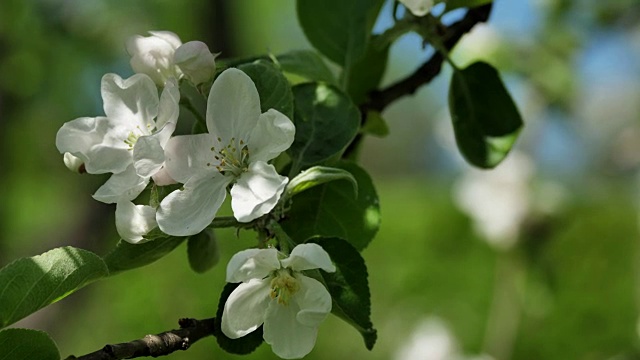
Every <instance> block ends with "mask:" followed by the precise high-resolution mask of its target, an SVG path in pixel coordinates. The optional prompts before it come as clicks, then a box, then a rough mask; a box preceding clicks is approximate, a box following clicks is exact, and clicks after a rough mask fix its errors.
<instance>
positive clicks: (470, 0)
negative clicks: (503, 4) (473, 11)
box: [444, 0, 493, 12]
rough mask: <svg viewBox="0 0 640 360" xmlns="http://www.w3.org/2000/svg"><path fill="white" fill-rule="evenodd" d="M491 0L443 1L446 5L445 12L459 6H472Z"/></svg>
mask: <svg viewBox="0 0 640 360" xmlns="http://www.w3.org/2000/svg"><path fill="white" fill-rule="evenodd" d="M492 2H493V0H446V1H444V3H445V4H446V5H447V8H446V10H445V12H449V11H451V10H455V9H459V8H474V7H478V6H482V5H486V4H490V3H492Z"/></svg>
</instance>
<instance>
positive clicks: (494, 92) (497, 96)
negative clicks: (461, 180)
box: [449, 62, 523, 168]
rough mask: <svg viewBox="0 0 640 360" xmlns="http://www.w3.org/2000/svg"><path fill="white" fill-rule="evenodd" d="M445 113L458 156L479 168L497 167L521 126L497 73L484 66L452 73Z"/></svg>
mask: <svg viewBox="0 0 640 360" xmlns="http://www.w3.org/2000/svg"><path fill="white" fill-rule="evenodd" d="M449 111H450V112H451V120H452V121H453V130H454V132H455V135H456V142H457V143H458V148H459V149H460V152H461V153H462V155H463V156H464V158H465V159H466V160H467V161H468V162H469V163H471V164H472V165H475V166H478V167H481V168H492V167H495V166H496V165H498V164H499V163H500V162H501V161H502V160H503V159H504V158H505V157H506V156H507V154H508V153H509V151H510V150H511V147H512V146H513V144H514V142H515V141H516V139H517V138H518V134H519V133H520V129H521V128H522V126H523V123H522V118H521V117H520V113H519V112H518V109H517V108H516V105H515V104H514V102H513V100H512V99H511V96H510V95H509V92H508V91H507V89H506V88H505V86H504V84H503V83H502V81H501V80H500V75H499V74H498V71H497V70H496V69H494V68H493V67H492V66H491V65H489V64H487V63H484V62H476V63H473V64H471V65H470V66H468V67H467V68H465V69H462V70H460V71H454V73H453V77H452V79H451V87H450V89H449Z"/></svg>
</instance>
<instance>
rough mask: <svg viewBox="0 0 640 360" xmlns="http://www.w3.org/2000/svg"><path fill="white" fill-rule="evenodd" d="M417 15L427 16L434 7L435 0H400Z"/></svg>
mask: <svg viewBox="0 0 640 360" xmlns="http://www.w3.org/2000/svg"><path fill="white" fill-rule="evenodd" d="M399 1H400V2H401V3H402V4H403V5H404V6H406V7H407V9H409V11H411V13H412V14H413V15H415V16H425V15H426V14H427V13H429V11H431V8H432V7H433V0H399Z"/></svg>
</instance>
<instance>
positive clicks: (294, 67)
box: [277, 50, 336, 84]
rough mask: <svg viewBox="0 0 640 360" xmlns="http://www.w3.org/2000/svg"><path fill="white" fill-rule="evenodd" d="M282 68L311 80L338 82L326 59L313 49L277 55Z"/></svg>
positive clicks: (328, 82)
mask: <svg viewBox="0 0 640 360" xmlns="http://www.w3.org/2000/svg"><path fill="white" fill-rule="evenodd" d="M277 59H278V62H279V64H280V66H281V67H282V70H283V71H284V72H287V73H291V74H295V75H298V76H300V77H302V78H304V79H307V80H309V81H312V82H313V81H317V82H326V83H327V84H336V79H335V77H334V76H333V73H332V72H331V70H330V69H329V67H328V66H327V64H325V63H324V60H322V58H321V57H320V56H319V55H318V53H316V52H315V51H313V50H296V51H291V52H288V53H285V54H282V55H280V56H278V57H277Z"/></svg>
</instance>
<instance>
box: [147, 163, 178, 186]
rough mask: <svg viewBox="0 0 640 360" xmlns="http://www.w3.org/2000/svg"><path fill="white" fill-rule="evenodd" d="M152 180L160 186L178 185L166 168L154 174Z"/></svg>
mask: <svg viewBox="0 0 640 360" xmlns="http://www.w3.org/2000/svg"><path fill="white" fill-rule="evenodd" d="M151 178H152V179H153V182H154V183H155V184H156V185H158V186H166V185H172V184H177V183H178V182H177V181H175V180H174V179H173V178H172V177H171V175H169V173H168V172H167V168H166V167H163V168H162V169H160V170H158V172H157V173H155V174H153V176H152V177H151Z"/></svg>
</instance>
